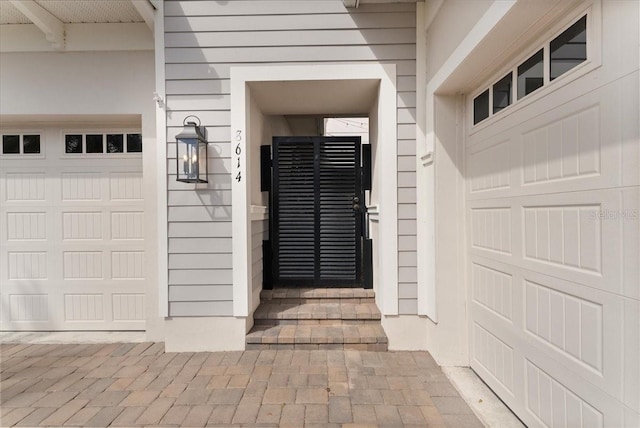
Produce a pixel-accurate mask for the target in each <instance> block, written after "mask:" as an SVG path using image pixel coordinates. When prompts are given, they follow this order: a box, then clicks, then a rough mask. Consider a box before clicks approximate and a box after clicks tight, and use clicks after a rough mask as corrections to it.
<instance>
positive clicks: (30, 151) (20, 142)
mask: <svg viewBox="0 0 640 428" xmlns="http://www.w3.org/2000/svg"><path fill="white" fill-rule="evenodd" d="M2 154H3V155H37V154H40V135H38V134H5V135H3V136H2Z"/></svg>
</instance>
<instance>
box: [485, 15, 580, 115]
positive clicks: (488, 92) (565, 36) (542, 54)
mask: <svg viewBox="0 0 640 428" xmlns="http://www.w3.org/2000/svg"><path fill="white" fill-rule="evenodd" d="M586 60H587V15H583V16H582V17H581V18H580V19H578V20H577V21H575V22H574V23H573V24H572V25H570V26H569V27H568V28H566V29H565V30H564V31H562V32H561V33H560V34H559V35H558V36H556V37H555V38H553V39H551V40H549V41H548V42H547V43H545V44H544V46H542V47H541V48H540V49H538V50H537V51H535V53H533V54H532V55H530V56H529V57H528V58H526V59H525V60H523V61H520V62H519V63H518V65H517V66H516V67H514V68H513V69H512V70H511V71H510V72H508V73H507V74H506V75H503V76H502V77H501V78H500V80H498V81H497V82H496V83H494V84H493V85H491V86H490V87H489V88H486V89H485V90H483V91H481V92H480V94H479V95H477V96H476V97H475V98H474V99H473V124H474V125H476V124H478V123H480V122H482V121H483V120H485V119H487V118H489V117H491V116H492V115H494V114H496V113H498V112H500V111H502V110H503V109H505V108H506V107H508V106H510V105H511V104H513V103H515V102H517V101H519V100H521V99H523V98H525V97H526V96H527V95H529V94H531V93H533V92H535V91H536V90H538V89H539V88H542V87H543V86H545V85H547V84H549V83H550V82H551V81H553V80H555V79H557V78H558V77H560V76H562V75H563V74H565V73H567V72H568V71H570V70H572V69H573V68H575V67H576V66H578V65H580V64H582V63H583V62H585V61H586ZM514 89H515V90H514Z"/></svg>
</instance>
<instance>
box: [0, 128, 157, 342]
mask: <svg viewBox="0 0 640 428" xmlns="http://www.w3.org/2000/svg"><path fill="white" fill-rule="evenodd" d="M45 134H46V135H48V136H49V137H51V136H52V135H53V134H58V133H57V132H49V131H47V132H46V133H45ZM43 142H44V143H46V145H45V146H44V147H46V149H47V150H46V152H47V154H46V155H47V158H46V159H45V158H44V156H42V157H40V158H33V157H28V156H24V157H22V156H21V157H19V158H16V159H10V160H9V159H4V158H3V159H0V171H2V174H0V181H1V182H0V199H1V200H2V203H1V204H0V221H1V224H0V238H2V243H3V245H2V250H1V251H0V281H1V282H2V284H1V287H0V293H1V297H2V299H1V301H0V303H1V304H0V306H1V313H0V328H1V329H9V330H111V329H116V330H143V329H144V324H145V322H144V320H145V302H144V300H145V292H144V290H145V280H144V278H145V254H144V214H143V199H142V197H143V193H142V172H141V157H140V155H126V154H125V155H123V156H120V155H106V154H105V155H99V154H98V155H86V154H83V155H66V154H63V153H62V149H61V147H62V146H61V144H62V143H61V142H60V140H59V138H47V139H46V141H43Z"/></svg>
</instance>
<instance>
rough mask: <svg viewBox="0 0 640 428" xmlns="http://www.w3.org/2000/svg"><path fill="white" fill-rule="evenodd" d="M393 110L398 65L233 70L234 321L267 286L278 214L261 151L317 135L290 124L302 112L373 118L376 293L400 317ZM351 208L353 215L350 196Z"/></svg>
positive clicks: (384, 308) (378, 300) (384, 307)
mask: <svg viewBox="0 0 640 428" xmlns="http://www.w3.org/2000/svg"><path fill="white" fill-rule="evenodd" d="M395 109H396V89H395V67H394V66H382V65H352V66H351V65H350V66H346V65H342V66H330V67H328V66H324V65H323V66H318V65H313V66H268V67H237V68H232V70H231V124H232V127H231V136H232V153H233V154H234V155H233V157H232V168H233V169H232V171H231V173H232V177H234V178H235V179H234V180H233V200H232V206H233V211H232V215H233V263H234V269H233V272H234V281H233V282H234V315H235V316H237V317H243V316H249V315H250V314H251V313H252V312H253V311H254V310H255V308H256V307H257V306H258V304H259V303H260V292H261V290H262V288H263V287H262V277H263V269H264V264H263V260H262V252H261V251H259V249H260V247H261V244H262V241H263V240H265V239H267V238H268V234H269V219H270V215H273V213H269V212H268V205H269V202H268V194H267V193H266V192H262V191H261V189H260V175H259V173H258V171H259V165H260V146H262V145H265V143H267V144H268V143H269V142H270V141H271V139H272V138H273V137H274V136H278V137H284V136H309V135H319V134H309V133H306V132H305V133H302V132H301V131H300V130H298V129H293V128H295V126H291V124H290V123H288V121H287V118H290V117H293V116H297V117H300V116H305V115H306V116H316V117H336V116H350V117H362V116H365V117H368V118H369V120H370V126H369V128H370V143H371V151H372V165H373V166H372V176H373V179H372V190H371V197H370V204H371V205H372V208H373V209H372V211H373V216H375V219H372V220H374V221H371V222H370V224H369V226H370V232H371V238H372V239H373V246H374V248H373V257H374V266H376V267H377V269H374V273H373V288H374V290H375V299H376V303H377V304H378V306H379V307H380V309H381V310H382V312H383V313H389V314H394V313H397V275H398V273H397V270H398V269H397V263H398V262H397V172H396V171H397V165H396V162H395V161H388V160H390V159H395V158H396V155H397V147H396V144H395V142H396V132H397V130H396V111H395ZM316 131H317V129H316ZM383 177H384V179H383ZM354 196H355V195H354ZM350 209H351V210H353V197H351V203H350ZM350 215H352V214H350ZM373 216H372V217H373ZM354 250H355V248H354ZM379 260H385V263H379ZM314 263H315V262H314ZM314 275H315V274H314ZM382 284H386V286H383V285H382Z"/></svg>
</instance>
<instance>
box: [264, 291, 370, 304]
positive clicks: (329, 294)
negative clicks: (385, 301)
mask: <svg viewBox="0 0 640 428" xmlns="http://www.w3.org/2000/svg"><path fill="white" fill-rule="evenodd" d="M374 297H375V293H374V291H373V290H371V289H364V288H275V289H273V290H262V292H261V293H260V298H261V300H262V301H263V302H265V301H269V300H280V301H281V302H290V303H314V302H315V303H330V302H336V301H341V302H345V303H370V302H373V299H374Z"/></svg>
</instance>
